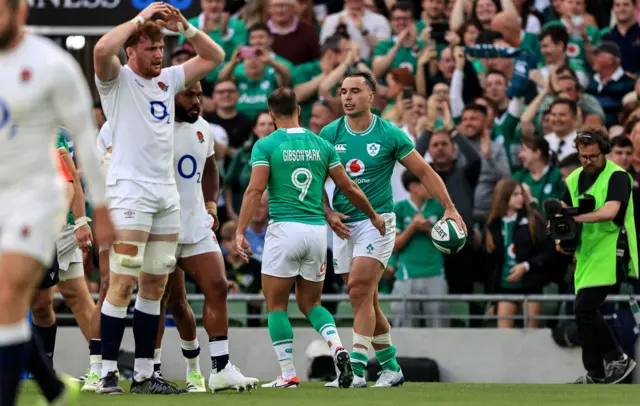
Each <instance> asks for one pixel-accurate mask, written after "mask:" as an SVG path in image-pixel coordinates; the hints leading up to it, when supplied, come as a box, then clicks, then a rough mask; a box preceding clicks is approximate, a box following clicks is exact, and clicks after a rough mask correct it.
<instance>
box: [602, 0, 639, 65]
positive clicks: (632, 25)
mask: <svg viewBox="0 0 640 406" xmlns="http://www.w3.org/2000/svg"><path fill="white" fill-rule="evenodd" d="M635 3H636V1H634V0H614V1H613V14H614V15H615V17H616V21H617V23H616V25H614V26H613V27H611V30H610V31H609V32H608V33H606V34H605V35H604V36H603V37H602V39H603V40H604V41H613V42H615V43H616V44H618V47H620V53H621V54H622V69H624V70H625V71H627V72H631V73H633V74H636V73H639V72H640V59H639V58H637V55H639V53H640V25H638V21H637V19H636V10H635V8H636V7H635Z"/></svg>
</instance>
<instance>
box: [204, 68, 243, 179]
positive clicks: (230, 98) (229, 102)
mask: <svg viewBox="0 0 640 406" xmlns="http://www.w3.org/2000/svg"><path fill="white" fill-rule="evenodd" d="M213 96H214V101H215V105H216V109H215V111H213V112H211V113H207V114H205V115H204V118H205V120H207V121H208V122H210V123H212V124H217V125H219V126H220V127H222V128H223V129H224V130H225V131H226V133H227V137H228V142H227V150H226V159H225V167H224V169H226V168H227V167H228V164H229V162H230V161H231V157H233V155H234V154H235V152H236V151H237V150H238V148H240V147H242V146H243V145H244V144H245V142H247V140H248V139H249V136H250V135H251V128H252V126H253V123H252V121H251V119H250V118H249V117H247V116H245V115H244V114H242V113H240V112H238V109H237V107H236V106H237V103H238V98H239V93H238V87H237V86H236V84H235V82H233V81H232V80H218V81H217V82H216V87H215V89H214V91H213Z"/></svg>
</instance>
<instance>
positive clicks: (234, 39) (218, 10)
mask: <svg viewBox="0 0 640 406" xmlns="http://www.w3.org/2000/svg"><path fill="white" fill-rule="evenodd" d="M225 3H226V1H225V0H200V8H201V9H202V13H200V14H199V15H198V16H196V17H193V18H190V19H189V20H188V21H189V23H191V24H192V25H193V26H194V27H196V28H198V29H200V30H202V31H204V32H206V33H207V34H208V35H209V37H211V39H212V40H214V41H215V42H216V44H220V46H221V47H222V49H224V53H225V55H226V57H225V60H227V61H228V60H230V58H231V55H233V52H234V51H235V50H236V48H238V47H239V46H241V45H244V44H246V43H247V28H246V27H245V25H244V23H243V22H242V20H240V19H238V18H236V17H230V16H229V13H225V11H224V7H225ZM179 41H180V43H183V42H184V37H183V36H182V35H181V36H180V39H179Z"/></svg>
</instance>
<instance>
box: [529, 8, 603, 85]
mask: <svg viewBox="0 0 640 406" xmlns="http://www.w3.org/2000/svg"><path fill="white" fill-rule="evenodd" d="M552 25H562V26H563V27H565V28H566V27H567V24H566V23H565V22H564V20H562V19H559V20H553V21H549V22H548V23H546V24H545V25H544V26H543V27H542V29H543V30H545V29H547V27H550V26H552ZM586 30H587V37H589V41H591V45H593V46H594V47H595V46H597V45H598V44H599V43H600V40H601V39H602V36H601V34H600V31H599V30H598V29H597V28H596V27H593V26H591V25H587V26H586ZM567 57H568V59H569V66H570V67H571V69H573V70H574V71H575V72H576V73H578V72H584V73H586V74H590V72H591V66H590V65H589V61H588V60H587V52H586V50H585V44H584V39H582V38H581V37H577V36H573V35H570V36H569V43H568V44H567Z"/></svg>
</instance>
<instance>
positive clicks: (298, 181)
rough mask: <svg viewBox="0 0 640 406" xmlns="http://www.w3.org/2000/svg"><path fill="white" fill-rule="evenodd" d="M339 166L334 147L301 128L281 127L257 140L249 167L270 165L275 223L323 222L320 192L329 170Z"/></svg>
mask: <svg viewBox="0 0 640 406" xmlns="http://www.w3.org/2000/svg"><path fill="white" fill-rule="evenodd" d="M338 165H340V159H339V158H338V155H337V154H336V151H335V149H334V148H333V146H332V145H330V144H329V143H328V142H326V141H325V140H323V139H322V138H320V137H318V136H317V135H315V134H314V133H312V132H311V131H309V130H305V129H304V128H281V129H279V130H276V131H274V132H273V133H271V134H270V135H269V136H268V137H265V138H262V139H261V140H258V141H257V142H256V143H255V145H254V146H253V151H252V153H251V166H252V167H253V168H255V167H257V166H268V167H269V168H270V171H271V172H270V174H269V184H268V188H267V193H268V194H269V217H270V218H271V220H272V221H274V222H283V221H290V222H295V223H303V224H314V225H320V224H325V223H326V221H325V218H324V205H323V203H322V192H323V191H324V183H325V181H326V179H327V175H328V173H329V169H332V168H335V167H336V166H338Z"/></svg>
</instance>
